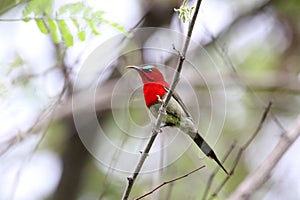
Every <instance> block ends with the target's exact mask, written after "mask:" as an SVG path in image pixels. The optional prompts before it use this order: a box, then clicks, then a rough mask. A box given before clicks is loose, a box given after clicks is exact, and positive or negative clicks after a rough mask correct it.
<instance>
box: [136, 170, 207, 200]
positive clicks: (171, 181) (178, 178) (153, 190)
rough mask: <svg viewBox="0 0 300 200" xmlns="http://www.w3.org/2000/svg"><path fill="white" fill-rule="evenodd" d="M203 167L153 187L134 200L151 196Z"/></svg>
mask: <svg viewBox="0 0 300 200" xmlns="http://www.w3.org/2000/svg"><path fill="white" fill-rule="evenodd" d="M204 167H205V165H202V166H200V167H198V168H197V169H194V170H193V171H190V172H189V173H187V174H184V175H182V176H179V177H176V178H174V179H171V180H169V181H165V182H163V183H162V184H160V185H158V186H157V187H155V188H154V189H152V190H151V191H149V192H147V193H146V194H143V195H142V196H139V197H137V198H135V199H134V200H139V199H142V198H144V197H146V196H148V195H150V194H152V193H153V192H155V191H156V190H158V189H159V188H161V187H163V186H164V185H167V184H170V183H174V182H175V181H178V180H180V179H183V178H186V177H188V176H189V175H191V174H193V173H195V172H197V171H199V170H200V169H202V168H204Z"/></svg>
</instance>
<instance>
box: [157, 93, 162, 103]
mask: <svg viewBox="0 0 300 200" xmlns="http://www.w3.org/2000/svg"><path fill="white" fill-rule="evenodd" d="M156 96H157V101H158V102H159V103H162V99H161V98H160V96H159V95H156Z"/></svg>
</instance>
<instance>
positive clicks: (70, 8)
mask: <svg viewBox="0 0 300 200" xmlns="http://www.w3.org/2000/svg"><path fill="white" fill-rule="evenodd" d="M84 8H85V4H84V3H83V2H77V3H70V4H66V5H64V6H62V7H61V8H60V9H59V11H58V15H62V14H65V13H67V12H70V14H71V15H74V14H77V13H79V12H81V11H83V10H84Z"/></svg>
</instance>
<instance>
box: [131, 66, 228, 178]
mask: <svg viewBox="0 0 300 200" xmlns="http://www.w3.org/2000/svg"><path fill="white" fill-rule="evenodd" d="M126 68H127V69H134V70H136V71H137V72H138V73H139V75H140V77H141V79H142V82H143V93H144V100H145V103H146V106H147V108H148V109H149V110H150V112H151V113H152V114H153V116H154V117H156V118H157V117H158V113H159V109H160V107H161V104H162V101H163V99H164V98H165V97H166V95H167V93H168V91H169V89H170V85H169V83H168V82H167V81H166V80H165V78H164V76H163V74H162V73H161V72H160V71H159V70H158V69H157V67H155V66H153V65H145V66H142V67H138V66H135V65H130V66H127V67H126ZM162 123H163V124H162V127H165V126H169V127H177V128H179V129H180V130H181V131H182V132H184V133H186V134H187V135H189V136H190V137H191V138H192V139H193V141H194V142H195V143H196V145H197V146H198V147H199V148H200V149H201V150H202V152H203V153H204V154H205V155H206V156H207V157H209V158H211V159H213V160H214V161H215V162H216V163H217V164H218V165H219V166H220V167H221V169H222V170H223V171H224V172H225V173H226V174H227V175H230V174H229V173H228V172H227V170H226V169H225V167H224V166H223V165H222V164H221V162H220V160H219V159H218V157H217V155H216V154H215V152H214V151H213V149H212V148H211V147H210V146H209V144H208V143H207V142H206V141H205V140H204V138H203V137H202V136H201V135H200V134H199V131H198V129H197V127H196V125H195V124H194V122H193V119H192V116H191V114H190V113H189V112H188V109H187V107H186V106H185V105H184V103H183V101H182V100H181V98H180V97H179V95H178V94H177V93H176V92H175V91H174V92H173V93H172V96H171V99H170V101H169V103H168V105H167V108H166V115H165V116H164V117H163V120H162Z"/></svg>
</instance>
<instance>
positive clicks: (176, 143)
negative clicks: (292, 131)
mask: <svg viewBox="0 0 300 200" xmlns="http://www.w3.org/2000/svg"><path fill="white" fill-rule="evenodd" d="M195 3H196V2H195V1H188V3H187V5H188V6H192V5H195ZM181 4H182V2H181V1H176V0H163V1H158V0H151V1H145V0H144V1H143V0H127V1H122V0H112V1H103V0H101V1H99V0H98V1H96V0H94V1H93V0H87V1H75V0H68V1H64V2H61V1H56V0H32V1H28V0H20V1H8V0H2V1H1V2H0V15H1V16H0V44H1V49H0V58H1V59H0V65H1V66H0V102H1V103H0V107H1V112H0V121H1V123H0V124H1V128H0V163H1V165H0V199H33V200H34V199H55V200H60V199H84V200H86V199H103V200H105V199H121V197H122V194H123V191H124V189H125V187H126V185H127V178H126V177H128V176H130V175H131V172H133V170H134V168H135V166H136V164H137V162H138V159H139V157H140V153H139V152H140V151H141V150H143V148H144V146H145V144H146V143H147V140H148V138H149V136H150V134H151V129H152V126H153V124H154V119H153V118H152V117H151V116H150V114H149V113H148V111H147V109H146V106H145V105H144V100H143V96H142V88H141V87H142V85H141V80H140V79H139V77H138V75H137V73H135V72H134V71H128V70H126V69H125V66H127V65H142V64H145V63H146V64H149V63H150V64H155V65H157V66H158V67H159V69H160V70H161V71H162V72H163V73H164V75H165V77H166V79H167V80H168V81H169V82H171V80H172V77H173V74H174V69H175V67H176V63H177V60H178V55H177V52H176V50H174V49H173V47H172V45H174V47H175V48H176V49H177V50H181V47H182V44H183V42H184V39H185V37H184V34H186V32H187V28H188V23H187V22H186V23H182V21H181V20H180V19H179V18H178V13H177V12H174V8H179V7H180V5H181ZM299 10H300V2H299V1H296V0H290V1H285V2H283V1H278V0H273V1H272V0H270V1H266V0H257V1H246V0H241V1H229V0H210V1H206V0H204V1H203V2H202V4H201V8H200V12H199V15H198V18H197V21H196V24H195V29H194V32H193V35H192V42H191V45H190V48H189V51H188V53H187V61H186V62H185V64H184V67H183V71H182V78H181V80H180V83H179V84H178V87H177V89H176V90H177V92H178V93H179V94H180V95H181V97H182V99H183V101H184V102H185V103H186V105H187V107H188V109H189V110H190V111H191V114H192V116H193V118H194V121H195V122H196V124H197V126H198V127H199V130H201V132H202V133H203V135H204V136H205V138H206V139H207V141H208V142H209V143H210V144H211V145H212V146H214V148H215V151H216V153H217V154H218V156H219V157H220V158H224V156H225V155H226V153H227V152H228V151H230V150H231V149H232V151H231V153H230V154H229V156H228V158H227V160H226V162H225V163H224V165H225V167H226V168H227V169H228V170H231V169H232V167H233V165H234V162H235V161H237V154H238V152H239V151H240V149H241V147H243V145H244V144H245V142H246V141H248V140H249V138H251V136H252V135H253V133H254V131H255V129H256V128H257V126H258V124H259V123H260V119H261V116H262V114H263V112H264V111H265V109H266V107H267V105H268V103H269V101H272V102H273V105H272V107H271V111H270V112H269V114H268V117H267V119H266V121H265V122H264V123H263V127H262V129H261V130H260V132H259V134H258V135H257V136H256V137H255V139H254V140H253V141H252V143H251V144H250V145H249V146H247V148H246V149H245V150H244V151H243V154H242V157H241V159H240V160H239V163H238V165H237V167H236V168H235V173H234V175H233V176H232V177H230V179H229V180H228V181H227V182H226V184H225V185H224V187H222V188H221V189H220V190H219V189H218V187H219V185H220V184H221V183H222V181H223V180H224V178H225V177H226V175H225V174H224V173H223V172H222V171H220V170H219V171H218V172H217V174H216V176H215V177H214V179H213V182H212V183H211V184H210V181H209V180H210V177H211V174H212V173H213V171H214V169H215V167H216V165H215V163H214V162H212V161H211V160H210V159H207V158H206V157H205V156H204V155H203V154H202V153H200V152H199V150H198V149H197V147H196V146H194V145H192V144H191V141H190V140H188V138H186V137H185V136H184V135H182V134H180V133H178V130H176V129H170V128H166V129H163V131H162V134H159V136H158V138H157V140H156V141H155V144H154V146H153V148H152V150H151V152H150V156H149V159H147V161H146V163H145V166H144V168H143V171H142V173H141V174H140V176H139V177H138V179H137V182H136V183H135V185H134V186H133V191H132V194H131V197H132V198H133V197H138V196H140V195H142V194H144V193H146V192H148V191H150V190H151V189H152V188H154V187H156V186H158V185H159V184H161V183H162V182H164V181H167V180H171V179H173V178H176V177H179V176H181V175H183V174H186V173H188V172H190V171H192V170H194V169H196V168H197V167H199V166H201V165H205V166H206V167H205V168H203V169H201V170H199V171H198V172H196V173H194V174H192V175H190V176H188V177H186V178H184V179H182V180H179V181H176V182H173V183H172V184H168V185H166V186H165V187H162V188H161V189H160V190H158V191H156V192H154V193H153V194H151V195H150V196H148V197H146V199H210V198H212V197H213V196H212V195H213V194H214V193H217V195H216V197H215V198H216V199H226V197H228V196H229V195H230V194H231V193H232V192H233V191H234V190H235V189H236V187H237V186H238V185H239V184H240V183H241V182H242V181H243V179H244V178H245V177H246V176H247V174H249V173H250V172H251V171H253V170H254V169H255V168H256V167H257V166H259V165H260V164H261V163H262V161H263V160H264V159H265V158H266V156H267V155H268V154H269V153H270V152H271V151H272V149H273V147H274V146H275V145H276V143H277V142H278V140H279V139H280V137H281V135H282V134H285V132H286V130H288V128H289V127H290V125H291V124H292V123H293V122H294V120H295V119H296V117H297V116H298V115H299V111H300V109H299V107H300V96H299V94H300V93H299V92H300V67H299V62H300V56H299V52H300V40H299V38H300V24H299V20H300V14H299ZM145 27H152V28H145ZM137 28H139V29H137ZM177 133H178V134H177ZM299 151H300V142H299V141H298V140H297V141H296V142H295V143H294V144H293V145H292V146H291V148H290V149H289V150H288V152H287V153H286V154H285V155H284V156H283V157H282V159H281V160H280V162H279V164H278V165H277V166H276V168H275V170H274V172H273V174H272V177H271V178H270V179H269V180H268V181H267V183H266V184H265V185H264V186H263V187H262V188H260V189H259V190H258V191H256V192H255V194H254V196H253V199H299V198H300V182H299V180H300V173H299V168H300V161H299V159H297V156H298V153H299ZM151 153H152V154H151Z"/></svg>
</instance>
